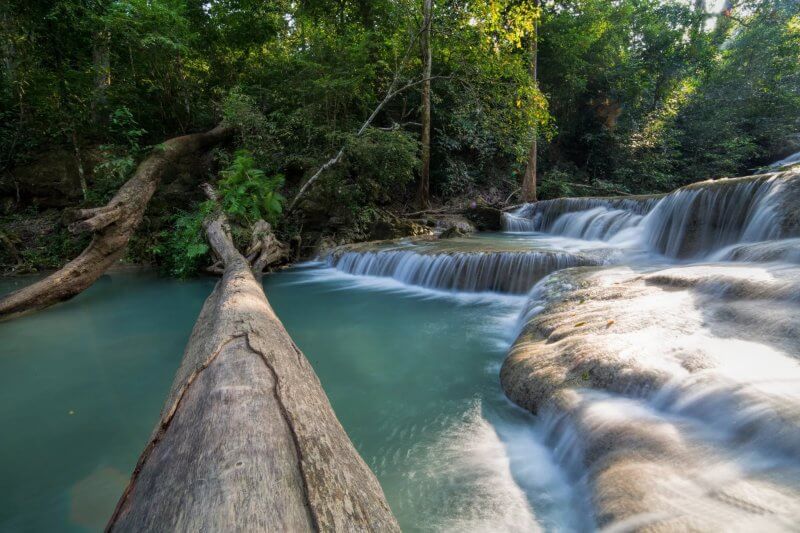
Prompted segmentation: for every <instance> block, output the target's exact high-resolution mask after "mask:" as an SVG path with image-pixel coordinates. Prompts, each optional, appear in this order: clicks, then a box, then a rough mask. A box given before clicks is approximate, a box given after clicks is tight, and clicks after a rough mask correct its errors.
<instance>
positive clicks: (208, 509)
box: [107, 216, 399, 531]
mask: <svg viewBox="0 0 800 533" xmlns="http://www.w3.org/2000/svg"><path fill="white" fill-rule="evenodd" d="M206 229H207V233H208V238H209V242H210V243H211V246H212V248H213V249H214V251H215V253H216V254H217V255H218V256H219V257H220V258H221V259H222V261H223V263H224V265H225V272H224V275H223V277H222V279H221V280H220V281H219V283H218V284H217V286H216V288H215V289H214V292H213V293H212V294H211V296H209V298H208V300H206V303H205V305H204V306H203V310H202V311H201V313H200V316H199V318H198V319H197V323H196V324H195V327H194V330H193V332H192V336H191V338H190V339H189V342H188V344H187V346H186V351H185V353H184V357H183V362H182V363H181V366H180V368H179V369H178V372H177V375H176V377H175V381H174V383H173V386H172V389H171V391H170V393H169V396H168V398H167V401H166V403H165V405H164V408H163V410H162V416H161V420H160V421H159V423H158V424H157V425H156V428H155V430H154V431H153V435H152V437H151V439H150V442H149V443H148V444H147V445H146V447H145V449H144V451H143V453H142V455H141V457H140V458H139V462H138V464H137V465H136V468H135V470H134V472H133V475H132V477H131V481H130V484H129V485H128V488H127V489H126V490H125V492H124V494H123V495H122V497H121V499H120V501H119V503H118V504H117V509H116V510H115V512H114V515H113V516H112V517H111V520H110V521H109V523H108V526H107V531H153V530H159V531H315V530H316V531H399V527H398V525H397V522H396V521H395V519H394V517H393V516H392V513H391V511H390V509H389V506H388V505H387V503H386V500H385V497H384V495H383V491H382V489H381V487H380V485H379V484H378V481H377V479H376V478H375V476H374V475H373V473H372V472H371V471H370V469H369V467H368V466H367V465H366V463H364V461H363V460H362V459H361V457H360V456H359V455H358V453H357V452H356V450H355V448H354V447H353V445H352V443H351V442H350V440H349V439H348V437H347V435H346V433H345V432H344V429H343V428H342V426H341V424H340V423H339V421H338V420H337V419H336V415H335V414H334V412H333V409H332V408H331V406H330V403H329V401H328V399H327V397H326V396H325V392H324V391H323V389H322V386H321V385H320V382H319V379H318V378H317V376H316V374H315V373H314V370H313V369H312V368H311V365H310V364H309V362H308V360H307V359H306V358H305V356H304V355H303V354H302V352H300V350H299V349H298V348H297V346H296V345H295V344H294V342H292V339H291V338H290V337H289V334H288V333H287V332H286V330H285V329H284V327H283V325H282V324H281V322H280V320H279V319H278V317H277V316H276V315H275V313H274V311H273V310H272V308H271V307H270V305H269V302H268V301H267V299H266V296H265V295H264V290H263V288H262V286H261V284H260V283H259V282H258V281H257V280H256V278H255V277H254V276H253V272H252V270H251V267H250V264H249V263H248V262H247V260H246V259H245V258H244V257H243V256H242V255H241V254H240V253H239V252H238V251H237V250H236V248H235V246H234V244H233V242H232V240H231V236H230V232H229V229H228V227H227V223H226V222H225V220H224V218H223V217H222V216H219V217H218V218H216V219H214V220H213V221H212V222H211V223H209V224H207V226H206Z"/></svg>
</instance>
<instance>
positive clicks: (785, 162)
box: [768, 152, 800, 169]
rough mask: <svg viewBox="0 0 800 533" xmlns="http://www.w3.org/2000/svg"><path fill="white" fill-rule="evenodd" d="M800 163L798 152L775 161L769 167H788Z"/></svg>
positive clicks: (799, 153)
mask: <svg viewBox="0 0 800 533" xmlns="http://www.w3.org/2000/svg"><path fill="white" fill-rule="evenodd" d="M798 163H800V152H796V153H794V154H792V155H790V156H788V157H786V158H784V159H781V160H780V161H775V162H774V163H772V164H771V165H770V166H769V167H768V168H773V169H780V168H783V167H788V166H789V165H796V164H798Z"/></svg>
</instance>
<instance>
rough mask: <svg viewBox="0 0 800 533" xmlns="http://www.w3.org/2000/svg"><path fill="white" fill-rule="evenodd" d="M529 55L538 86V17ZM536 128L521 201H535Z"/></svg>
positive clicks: (523, 180)
mask: <svg viewBox="0 0 800 533" xmlns="http://www.w3.org/2000/svg"><path fill="white" fill-rule="evenodd" d="M534 5H535V6H536V7H537V8H538V7H539V0H535V1H534ZM530 56H531V78H533V83H534V85H535V86H536V87H537V88H538V87H539V19H538V18H537V19H536V22H534V24H533V34H532V35H531V44H530ZM538 136H539V131H538V128H536V127H535V128H534V129H533V141H531V149H530V151H529V152H528V165H527V166H526V167H525V175H524V176H523V178H522V201H523V202H535V201H536V162H537V159H538V139H537V137H538Z"/></svg>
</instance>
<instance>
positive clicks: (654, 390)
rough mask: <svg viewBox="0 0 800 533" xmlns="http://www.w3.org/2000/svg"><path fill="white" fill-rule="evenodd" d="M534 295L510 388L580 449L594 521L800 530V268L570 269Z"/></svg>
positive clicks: (655, 527) (577, 460)
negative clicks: (760, 460) (799, 459)
mask: <svg viewBox="0 0 800 533" xmlns="http://www.w3.org/2000/svg"><path fill="white" fill-rule="evenodd" d="M539 289H541V290H539ZM539 289H537V291H538V292H537V293H536V294H535V295H534V299H535V301H536V303H533V302H532V303H531V304H530V305H529V308H530V309H538V310H539V311H538V312H531V313H530V315H529V316H528V317H526V318H525V326H524V327H523V330H522V333H521V334H520V335H519V337H518V338H517V340H516V341H515V343H514V346H513V348H512V350H511V353H510V354H509V357H508V358H507V360H506V361H505V363H504V365H503V368H502V370H501V375H500V379H501V384H502V386H503V389H504V390H505V392H506V394H507V395H508V396H509V398H511V399H512V400H513V401H514V402H515V403H517V404H519V405H520V406H522V407H524V408H526V409H528V410H530V411H532V412H535V413H538V414H539V417H540V419H541V420H542V425H543V426H544V427H545V428H546V431H547V434H546V435H545V436H544V438H545V439H548V440H552V441H553V442H564V443H569V444H565V446H564V447H565V449H567V448H569V449H571V450H573V452H574V457H572V456H571V457H568V458H566V460H567V462H568V463H569V464H568V465H567V468H572V469H573V470H572V471H573V472H575V473H578V472H579V473H580V475H581V476H585V478H586V480H587V485H588V488H589V491H590V494H591V499H592V505H593V508H594V509H595V512H596V516H595V519H596V521H597V525H598V526H599V527H601V528H602V527H609V528H623V526H624V528H629V529H631V530H646V531H676V530H700V531H714V530H722V529H727V528H728V527H729V526H730V524H731V523H736V524H739V525H740V526H741V528H742V530H759V529H762V530H763V529H771V530H782V529H787V528H788V529H791V528H790V527H788V525H789V524H794V523H797V520H798V519H800V504H798V503H797V502H798V501H800V500H798V498H800V487H798V486H797V484H796V483H795V482H794V481H792V480H793V479H797V477H796V476H798V475H800V464H798V463H797V462H796V459H795V458H796V457H798V456H799V455H800V394H798V393H797V391H798V390H800V366H798V365H797V363H796V359H795V355H794V354H795V353H796V347H797V345H798V343H800V324H798V321H797V318H796V317H797V316H799V315H800V297H798V296H797V295H798V294H800V268H798V267H795V266H787V265H765V264H760V265H692V266H680V267H673V268H665V269H664V268H662V269H656V268H654V269H652V270H647V271H641V270H640V271H636V270H633V269H630V268H626V267H615V268H610V269H588V268H584V269H570V270H567V271H563V272H559V273H557V274H555V275H554V276H552V277H551V278H548V280H547V281H546V282H545V283H544V284H540V286H539ZM709 439H710V440H709ZM749 454H754V455H752V458H755V457H764V458H767V457H768V458H769V461H775V463H770V464H767V463H763V464H760V465H757V464H755V463H753V462H751V461H750V460H749V459H747V458H748V457H751V456H750V455H749ZM779 458H783V459H779ZM723 473H724V474H723ZM720 475H722V476H724V477H723V478H722V479H724V482H723V483H720V478H719V477H718V476H720ZM709 487H713V490H709Z"/></svg>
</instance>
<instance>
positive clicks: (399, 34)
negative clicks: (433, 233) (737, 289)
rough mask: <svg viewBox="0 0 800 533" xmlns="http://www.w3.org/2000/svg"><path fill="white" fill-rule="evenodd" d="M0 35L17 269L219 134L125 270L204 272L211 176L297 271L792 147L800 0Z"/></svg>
mask: <svg viewBox="0 0 800 533" xmlns="http://www.w3.org/2000/svg"><path fill="white" fill-rule="evenodd" d="M0 43H2V58H3V67H2V71H1V72H2V73H1V74H0V76H2V77H0V117H2V120H0V199H1V200H2V206H0V209H2V212H1V214H2V222H3V226H2V229H0V239H2V242H3V246H0V262H1V263H2V264H3V265H4V268H5V269H6V270H9V269H17V270H30V269H31V268H42V267H57V266H60V265H62V264H63V263H64V262H65V261H66V260H67V259H69V258H71V257H74V256H75V255H77V253H78V252H80V250H81V249H82V248H83V247H84V246H85V245H86V244H87V242H88V237H82V236H81V235H78V236H75V235H73V234H72V233H70V232H69V231H68V230H67V226H68V224H67V222H65V221H64V220H63V217H62V215H61V211H62V210H63V208H73V209H76V208H77V209H90V208H95V207H98V206H102V205H104V204H105V203H106V202H107V201H109V199H111V198H112V196H113V195H114V194H115V193H116V192H117V190H118V189H119V188H120V187H121V186H122V185H123V184H124V183H125V182H126V180H128V179H129V178H131V176H132V175H133V174H134V171H135V169H136V168H137V165H138V164H139V163H140V162H141V161H142V160H143V159H144V158H145V157H146V156H147V155H148V154H149V153H152V152H153V151H158V150H159V149H160V148H161V147H163V144H162V143H164V142H165V141H167V140H168V139H171V138H174V137H176V136H180V135H185V134H188V133H195V132H205V131H208V130H211V129H212V128H214V127H215V126H216V125H218V124H222V125H223V127H226V128H230V129H231V131H233V132H234V133H233V134H232V135H233V138H232V139H230V140H226V141H225V142H221V143H215V144H216V145H215V146H214V147H213V149H212V150H211V151H210V152H209V153H208V154H205V155H198V156H196V157H193V158H192V157H190V158H183V160H182V162H181V165H179V168H178V171H177V172H173V173H172V174H174V176H172V177H170V178H165V179H164V180H163V181H162V183H161V184H160V185H159V189H158V191H157V192H156V194H155V196H154V198H153V201H152V202H150V205H149V206H148V207H147V211H146V212H145V214H144V216H143V220H142V223H141V224H140V225H139V226H138V229H136V233H135V235H134V236H133V238H132V240H131V245H130V247H129V249H128V252H127V254H128V257H129V259H131V260H132V261H134V262H147V263H154V264H159V265H162V266H164V268H166V269H167V270H168V271H170V272H171V273H172V274H174V275H179V276H187V275H191V274H193V273H195V272H197V271H198V270H199V269H201V268H204V267H205V266H207V265H208V263H209V259H208V254H209V247H208V245H207V244H206V243H205V239H204V236H203V232H202V231H201V230H202V228H201V223H202V220H203V218H204V217H205V215H207V214H208V209H209V208H210V207H209V201H207V200H205V199H204V195H203V192H202V190H201V188H200V185H201V183H203V182H206V181H211V182H212V183H214V184H215V186H216V187H217V189H218V192H219V195H220V201H221V204H222V205H223V207H224V209H225V211H226V212H227V214H228V216H229V217H230V218H232V219H233V220H235V221H238V225H239V226H240V227H241V228H249V226H250V225H251V224H252V223H253V222H254V221H255V220H258V219H264V220H266V221H268V222H269V223H271V224H272V225H273V226H274V227H275V228H276V229H277V233H278V235H279V236H280V237H281V239H282V240H284V241H285V242H287V243H291V246H293V247H295V248H297V251H296V253H298V254H301V255H306V256H307V255H309V254H310V253H312V251H313V249H314V247H315V246H316V245H317V243H318V242H319V241H320V240H321V239H324V238H328V237H330V238H332V239H333V240H334V241H336V242H344V241H352V240H359V239H365V238H368V237H369V236H370V229H369V228H370V227H372V226H373V225H374V223H375V222H376V220H379V219H385V218H387V217H389V218H392V217H397V216H398V215H399V216H402V215H403V214H407V213H410V212H416V211H420V210H425V209H428V208H430V207H431V206H433V207H438V206H442V205H460V204H464V203H471V202H477V203H480V204H491V205H501V204H503V205H510V204H515V203H520V202H521V201H523V200H531V199H535V198H536V197H537V196H538V198H540V199H547V198H554V197H560V196H590V195H627V194H645V193H655V192H664V191H668V190H671V189H674V188H675V187H678V186H681V185H684V184H687V183H690V182H694V181H698V180H702V179H708V178H716V177H723V176H733V175H741V174H746V173H752V171H754V170H756V169H758V168H760V167H762V166H764V165H765V164H767V163H769V162H771V161H774V160H776V159H780V158H781V157H785V156H786V155H788V154H790V153H793V152H796V151H797V150H798V149H800V137H798V134H799V132H800V9H799V8H798V3H797V1H796V0H739V1H729V0H726V1H724V2H711V1H704V0H692V1H690V0H614V1H606V0H558V1H552V0H545V1H539V0H492V1H489V0H487V1H472V0H444V1H439V2H431V1H430V0H427V1H424V2H419V1H413V2H412V1H406V0H300V1H288V0H286V1H284V0H277V1H270V2H262V1H256V0H214V1H206V0H24V1H23V0H7V1H5V2H3V3H2V6H0ZM523 182H525V183H523ZM299 193H300V194H299ZM73 229H74V228H73ZM244 233H246V232H243V234H242V235H240V236H239V237H238V238H239V239H240V240H242V242H244V241H245V240H247V239H248V238H249V236H248V235H245V234H244ZM287 246H288V244H287Z"/></svg>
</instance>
